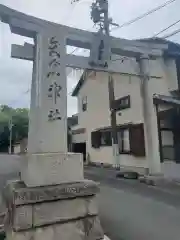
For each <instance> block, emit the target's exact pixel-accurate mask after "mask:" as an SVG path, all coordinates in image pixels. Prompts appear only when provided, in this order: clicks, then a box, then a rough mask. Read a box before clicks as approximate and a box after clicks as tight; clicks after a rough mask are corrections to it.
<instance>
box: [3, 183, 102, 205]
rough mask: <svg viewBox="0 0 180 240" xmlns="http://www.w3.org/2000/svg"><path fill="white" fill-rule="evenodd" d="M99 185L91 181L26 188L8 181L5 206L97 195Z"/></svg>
mask: <svg viewBox="0 0 180 240" xmlns="http://www.w3.org/2000/svg"><path fill="white" fill-rule="evenodd" d="M98 185H99V184H97V183H96V182H94V181H91V180H83V181H81V182H73V183H65V184H59V185H54V186H45V187H32V188H28V187H26V186H25V184H24V183H23V182H20V181H9V183H8V185H7V186H6V188H5V189H4V191H3V196H4V199H5V201H6V203H7V205H9V204H10V205H12V204H13V205H15V206H19V205H24V204H35V203H41V202H49V201H54V200H60V199H71V198H75V197H83V196H85V197H87V196H93V195H96V194H97V193H99V186H98Z"/></svg>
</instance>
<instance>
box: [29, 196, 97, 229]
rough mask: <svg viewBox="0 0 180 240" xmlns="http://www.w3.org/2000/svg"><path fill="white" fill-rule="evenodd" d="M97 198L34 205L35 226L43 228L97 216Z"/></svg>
mask: <svg viewBox="0 0 180 240" xmlns="http://www.w3.org/2000/svg"><path fill="white" fill-rule="evenodd" d="M97 214H98V210H97V207H96V198H95V197H90V198H87V199H86V198H85V199H83V198H77V199H72V200H61V201H57V202H48V203H42V204H37V205H34V207H33V226H34V227H37V226H43V225H47V224H54V223H59V222H63V221H68V220H74V219H79V218H82V217H87V216H88V215H97Z"/></svg>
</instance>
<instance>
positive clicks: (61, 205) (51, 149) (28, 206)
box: [4, 31, 104, 240]
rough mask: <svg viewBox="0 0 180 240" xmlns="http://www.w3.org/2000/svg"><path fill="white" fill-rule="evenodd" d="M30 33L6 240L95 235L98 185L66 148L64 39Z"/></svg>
mask: <svg viewBox="0 0 180 240" xmlns="http://www.w3.org/2000/svg"><path fill="white" fill-rule="evenodd" d="M65 40H66V39H65V37H64V35H63V32H45V31H44V32H41V33H39V34H37V35H36V39H35V47H34V68H33V82H32V94H31V95H32V96H31V101H32V103H31V111H30V127H29V143H28V153H27V155H25V157H23V159H22V169H21V181H13V182H12V181H11V182H9V183H8V185H7V187H6V189H5V191H4V197H5V201H6V204H7V207H8V218H7V221H6V224H5V230H6V235H7V240H14V239H17V240H32V239H34V240H44V239H47V240H59V239H63V240H81V239H84V240H99V239H103V238H104V234H103V231H102V228H101V225H100V221H99V217H98V209H97V199H96V194H97V193H98V191H99V190H98V189H99V188H98V185H97V184H96V183H94V182H93V181H88V180H84V176H83V158H82V155H81V154H76V153H68V152H67V86H66V63H65V61H66V42H65Z"/></svg>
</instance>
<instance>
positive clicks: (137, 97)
mask: <svg viewBox="0 0 180 240" xmlns="http://www.w3.org/2000/svg"><path fill="white" fill-rule="evenodd" d="M125 62H126V61H125ZM128 64H129V65H128V66H129V69H130V70H129V72H131V73H132V72H133V71H134V73H136V74H137V73H138V65H137V63H136V62H135V61H129V62H128ZM120 66H121V70H122V69H123V64H121V65H120ZM150 67H151V71H150V75H151V76H154V77H151V79H150V82H149V91H150V94H151V95H152V96H153V94H154V93H158V94H166V95H169V94H170V93H169V91H170V90H175V89H177V78H176V76H175V74H174V71H175V69H174V67H175V65H174V63H173V62H171V61H169V62H168V61H167V62H166V64H164V61H163V60H162V59H158V60H156V61H151V62H150ZM124 68H125V71H126V72H127V66H124ZM167 73H168V74H167ZM113 79H114V86H115V97H116V98H120V97H124V96H126V95H130V96H131V108H130V109H126V110H123V111H122V114H121V116H119V115H118V114H117V124H125V123H130V122H132V123H141V122H143V112H142V98H141V92H140V78H139V76H136V75H132V74H113ZM84 96H87V111H86V112H82V107H81V106H82V102H81V101H82V98H83V97H84ZM78 111H79V125H78V127H80V128H86V131H87V135H86V142H87V152H89V154H90V160H91V161H93V162H102V163H110V164H113V156H112V147H101V148H99V149H94V148H92V147H91V132H92V131H93V130H95V129H97V128H101V127H106V126H110V112H109V96H108V74H107V73H103V72H101V73H100V72H99V73H96V76H95V75H94V74H92V75H91V77H89V78H88V79H87V80H86V83H85V84H84V85H83V87H82V88H81V90H80V92H79V95H78ZM120 163H121V165H125V166H136V167H143V168H144V167H147V161H146V159H145V158H136V157H134V156H130V155H123V154H122V155H121V156H120Z"/></svg>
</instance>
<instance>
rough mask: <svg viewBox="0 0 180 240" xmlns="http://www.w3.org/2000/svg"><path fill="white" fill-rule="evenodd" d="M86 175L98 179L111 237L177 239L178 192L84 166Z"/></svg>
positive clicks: (179, 232) (103, 219) (179, 233)
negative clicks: (119, 178)
mask: <svg viewBox="0 0 180 240" xmlns="http://www.w3.org/2000/svg"><path fill="white" fill-rule="evenodd" d="M85 172H86V177H87V178H89V179H93V180H96V181H99V182H100V186H101V187H100V188H101V193H100V196H99V209H100V216H101V222H102V225H103V229H104V230H105V232H106V234H107V235H108V236H109V237H110V238H111V239H112V240H169V239H173V240H179V239H180V227H179V226H180V193H177V190H176V191H175V190H173V189H172V190H171V189H170V190H165V189H160V188H156V187H148V186H146V185H144V184H141V183H139V182H137V181H133V180H116V179H115V178H114V176H115V172H114V171H111V170H103V169H97V168H89V167H88V168H86V170H85Z"/></svg>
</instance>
